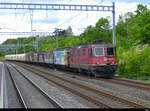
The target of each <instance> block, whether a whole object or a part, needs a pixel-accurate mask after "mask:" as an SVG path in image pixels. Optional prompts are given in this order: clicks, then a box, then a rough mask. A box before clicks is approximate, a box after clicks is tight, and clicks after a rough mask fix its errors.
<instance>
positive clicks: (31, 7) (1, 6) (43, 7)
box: [0, 3, 114, 11]
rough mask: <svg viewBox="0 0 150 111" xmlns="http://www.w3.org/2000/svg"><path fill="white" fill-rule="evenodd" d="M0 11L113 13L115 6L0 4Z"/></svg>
mask: <svg viewBox="0 0 150 111" xmlns="http://www.w3.org/2000/svg"><path fill="white" fill-rule="evenodd" d="M0 9H28V10H73V11H113V10H114V9H113V6H105V5H73V4H31V3H0Z"/></svg>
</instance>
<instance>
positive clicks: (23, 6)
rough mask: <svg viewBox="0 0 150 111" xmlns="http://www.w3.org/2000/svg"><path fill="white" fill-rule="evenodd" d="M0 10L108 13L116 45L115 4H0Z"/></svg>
mask: <svg viewBox="0 0 150 111" xmlns="http://www.w3.org/2000/svg"><path fill="white" fill-rule="evenodd" d="M0 9H15V10H16V9H23V10H25V9H27V10H69V11H109V12H112V17H113V45H116V36H115V3H114V2H113V4H112V5H111V6H106V5H73V4H36V3H35V4H34V3H32V4H31V3H0Z"/></svg>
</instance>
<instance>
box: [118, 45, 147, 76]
mask: <svg viewBox="0 0 150 111" xmlns="http://www.w3.org/2000/svg"><path fill="white" fill-rule="evenodd" d="M122 50H123V49H122V48H118V50H117V51H118V52H119V53H120V52H122ZM118 59H119V60H118V65H119V67H118V70H117V73H118V74H119V75H121V76H124V77H128V78H133V77H147V76H150V47H148V46H146V47H142V48H141V46H137V47H133V48H131V49H129V50H128V51H126V52H123V53H120V55H119V56H118Z"/></svg>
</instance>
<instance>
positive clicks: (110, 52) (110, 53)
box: [107, 47, 115, 56]
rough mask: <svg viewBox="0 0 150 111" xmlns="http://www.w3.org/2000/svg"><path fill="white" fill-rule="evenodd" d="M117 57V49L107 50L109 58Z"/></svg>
mask: <svg viewBox="0 0 150 111" xmlns="http://www.w3.org/2000/svg"><path fill="white" fill-rule="evenodd" d="M114 55H115V48H112V47H111V48H107V56H114Z"/></svg>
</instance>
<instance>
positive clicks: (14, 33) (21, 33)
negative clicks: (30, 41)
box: [0, 32, 54, 36]
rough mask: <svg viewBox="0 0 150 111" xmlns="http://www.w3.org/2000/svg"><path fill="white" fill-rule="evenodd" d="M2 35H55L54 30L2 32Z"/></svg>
mask: <svg viewBox="0 0 150 111" xmlns="http://www.w3.org/2000/svg"><path fill="white" fill-rule="evenodd" d="M0 35H40V36H47V35H54V34H53V33H52V32H0Z"/></svg>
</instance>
